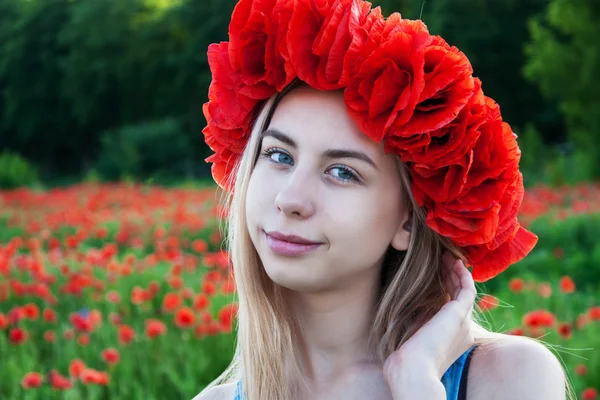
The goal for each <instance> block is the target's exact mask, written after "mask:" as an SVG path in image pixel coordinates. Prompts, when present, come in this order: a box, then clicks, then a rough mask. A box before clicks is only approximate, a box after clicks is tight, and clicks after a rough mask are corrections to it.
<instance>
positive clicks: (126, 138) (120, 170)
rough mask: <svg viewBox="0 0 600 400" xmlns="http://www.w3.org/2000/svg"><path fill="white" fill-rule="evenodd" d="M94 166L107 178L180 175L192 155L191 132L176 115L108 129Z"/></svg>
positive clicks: (102, 139)
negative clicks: (187, 132)
mask: <svg viewBox="0 0 600 400" xmlns="http://www.w3.org/2000/svg"><path fill="white" fill-rule="evenodd" d="M101 143H102V145H101V146H102V147H101V151H100V155H99V158H98V161H97V164H96V166H95V168H94V169H95V170H96V171H97V172H98V174H99V175H100V176H101V177H102V178H103V179H107V180H123V179H150V178H153V179H155V180H158V181H160V180H162V179H167V178H169V177H175V176H181V175H183V174H184V172H185V167H186V161H189V159H190V157H191V145H190V143H189V139H188V135H187V134H186V133H185V132H184V130H183V128H182V123H181V121H180V120H179V119H177V118H164V119H160V120H155V121H150V122H147V123H143V124H139V125H128V126H123V127H121V128H119V129H117V130H114V131H108V132H105V133H104V134H103V135H102V137H101Z"/></svg>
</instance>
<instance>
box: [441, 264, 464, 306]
mask: <svg viewBox="0 0 600 400" xmlns="http://www.w3.org/2000/svg"><path fill="white" fill-rule="evenodd" d="M444 284H445V287H446V292H447V293H448V296H449V297H450V300H455V299H456V295H457V294H458V289H460V279H459V278H458V275H457V274H456V272H454V267H453V266H452V265H449V266H447V268H446V273H445V278H444Z"/></svg>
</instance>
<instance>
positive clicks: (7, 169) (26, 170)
mask: <svg viewBox="0 0 600 400" xmlns="http://www.w3.org/2000/svg"><path fill="white" fill-rule="evenodd" d="M38 182H39V176H38V173H37V171H36V169H35V167H34V166H33V165H32V164H31V163H29V161H27V160H26V159H24V158H23V157H21V156H20V155H18V154H15V153H11V152H6V151H5V152H2V153H1V154H0V188H1V189H14V188H17V187H20V186H32V185H35V184H37V183H38Z"/></svg>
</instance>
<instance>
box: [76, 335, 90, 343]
mask: <svg viewBox="0 0 600 400" xmlns="http://www.w3.org/2000/svg"><path fill="white" fill-rule="evenodd" d="M77 343H79V345H80V346H87V345H88V344H90V337H89V335H86V334H82V335H79V336H78V337H77Z"/></svg>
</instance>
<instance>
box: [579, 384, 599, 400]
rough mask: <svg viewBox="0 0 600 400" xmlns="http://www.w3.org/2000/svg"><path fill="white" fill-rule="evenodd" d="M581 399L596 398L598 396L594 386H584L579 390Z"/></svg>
mask: <svg viewBox="0 0 600 400" xmlns="http://www.w3.org/2000/svg"><path fill="white" fill-rule="evenodd" d="M581 398H582V400H596V399H597V398H598V391H597V390H596V388H591V387H590V388H586V389H585V390H584V391H583V392H581Z"/></svg>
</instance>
